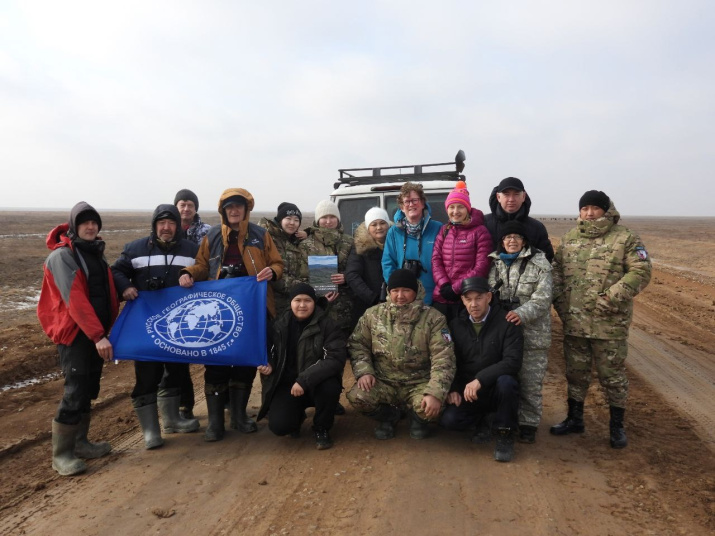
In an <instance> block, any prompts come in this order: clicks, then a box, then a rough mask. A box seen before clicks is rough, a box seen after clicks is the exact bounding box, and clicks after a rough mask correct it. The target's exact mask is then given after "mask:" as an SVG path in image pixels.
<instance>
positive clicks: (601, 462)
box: [0, 212, 715, 535]
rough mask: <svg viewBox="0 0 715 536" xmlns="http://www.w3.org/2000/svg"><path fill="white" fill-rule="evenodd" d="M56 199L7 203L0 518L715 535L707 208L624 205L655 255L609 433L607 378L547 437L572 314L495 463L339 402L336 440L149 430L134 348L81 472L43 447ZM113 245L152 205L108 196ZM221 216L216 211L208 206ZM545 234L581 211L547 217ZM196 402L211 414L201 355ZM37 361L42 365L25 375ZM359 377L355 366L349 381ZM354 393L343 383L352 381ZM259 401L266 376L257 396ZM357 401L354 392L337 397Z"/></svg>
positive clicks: (166, 525) (15, 526) (55, 528)
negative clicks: (513, 441) (521, 427)
mask: <svg viewBox="0 0 715 536" xmlns="http://www.w3.org/2000/svg"><path fill="white" fill-rule="evenodd" d="M63 218H64V214H58V213H41V212H27V213H24V212H4V213H3V212H0V229H2V234H0V276H1V277H0V389H1V390H0V533H2V534H49V533H57V532H60V533H63V534H108V533H111V534H148V533H154V534H202V535H209V534H240V533H249V534H393V533H401V534H403V533H404V534H410V533H412V534H477V533H479V534H483V535H489V534H495V535H496V534H499V535H501V534H520V535H523V534H563V535H571V534H584V535H606V534H613V535H617V534H654V535H656V534H657V535H668V534H688V535H690V534H713V531H715V462H714V461H713V460H714V456H713V453H715V422H714V421H715V360H714V359H713V357H712V348H715V267H714V266H713V263H712V261H711V260H712V259H713V258H715V238H714V237H715V219H713V218H709V219H708V218H699V219H682V218H681V219H676V218H672V219H665V218H661V219H653V218H650V219H648V218H625V219H624V223H625V224H626V225H628V226H629V227H631V228H633V229H635V230H636V231H638V232H639V233H640V234H641V236H642V238H643V240H644V241H645V243H646V245H647V247H648V250H649V252H650V254H651V256H652V257H653V259H654V261H655V272H654V277H653V280H652V283H651V285H650V286H649V287H648V288H647V289H646V291H645V292H644V293H643V294H642V295H641V296H639V297H638V299H637V303H636V313H635V319H634V326H633V328H632V330H631V338H630V354H629V359H628V365H629V372H630V377H631V396H630V402H629V408H628V411H627V413H626V428H627V431H628V437H629V441H630V444H629V446H628V448H626V449H624V450H622V451H616V450H613V449H611V448H610V447H609V445H608V406H607V404H605V402H604V398H603V395H602V393H601V391H600V389H599V388H598V386H597V384H596V382H594V384H593V385H592V388H591V393H590V394H589V398H588V400H587V404H586V433H585V434H583V435H582V436H578V437H571V436H569V437H562V438H557V437H553V436H551V435H550V434H549V433H548V427H549V426H550V425H551V424H553V423H555V422H558V421H559V420H561V419H562V418H563V416H564V413H565V411H564V410H565V408H564V406H565V393H566V390H565V381H564V378H563V355H562V352H561V341H562V332H561V326H560V324H559V322H558V320H556V321H555V323H554V343H553V345H552V348H551V352H550V363H549V371H548V375H547V378H546V383H545V387H544V416H543V421H542V424H541V427H540V429H539V434H538V438H537V442H536V444H534V445H521V444H517V447H516V458H515V460H514V462H513V463H510V464H499V463H497V462H495V461H494V460H493V458H492V449H493V446H491V445H487V446H484V445H473V444H471V443H470V442H469V440H468V438H467V437H466V436H464V435H462V434H457V433H449V432H446V431H444V430H437V429H435V430H434V434H433V436H432V437H431V438H429V439H427V440H425V441H414V440H411V439H410V438H409V436H408V435H407V433H406V430H405V428H406V425H405V423H400V426H399V429H398V436H397V438H396V439H394V440H392V441H386V442H380V441H377V440H375V439H374V438H373V437H372V428H373V424H372V423H371V422H369V421H368V420H367V419H364V418H361V417H360V416H358V415H356V414H355V412H354V411H352V409H351V408H349V406H348V411H347V414H346V415H345V416H342V417H338V418H337V422H336V426H335V428H334V431H333V436H334V439H335V442H336V443H335V447H334V448H333V449H331V450H328V451H317V450H315V448H314V443H313V439H312V436H311V433H310V428H309V421H308V422H307V423H306V424H305V425H304V427H303V435H302V437H301V438H299V439H290V438H278V437H274V436H273V435H272V434H271V433H270V432H269V431H268V430H267V428H266V423H265V422H261V423H259V431H258V433H257V434H252V435H241V434H239V433H238V432H235V431H230V432H229V433H228V434H227V436H226V439H225V440H224V441H222V442H220V443H205V442H204V441H203V434H202V433H199V434H188V435H170V436H166V438H165V439H166V443H165V446H164V447H163V448H161V449H158V450H155V451H146V450H144V448H143V441H142V439H141V435H140V431H139V427H138V423H137V420H136V418H135V416H134V414H133V412H132V409H131V404H130V400H129V392H130V390H131V387H132V385H133V368H132V364H131V363H124V362H122V363H120V364H119V365H114V364H111V365H108V366H106V367H105V372H104V377H103V380H102V391H101V393H100V397H99V399H98V400H97V402H96V404H95V406H94V411H93V426H92V430H91V432H90V437H92V438H97V439H100V438H101V439H105V440H109V441H111V443H112V445H113V446H114V450H113V452H112V453H111V454H110V455H109V456H107V457H106V458H104V459H101V460H94V461H90V462H89V470H88V472H87V473H86V474H84V475H82V476H78V477H73V478H62V477H58V476H57V475H56V473H55V472H54V471H53V470H52V469H51V466H50V451H51V448H50V426H51V425H50V423H51V419H52V417H53V415H54V412H55V409H56V407H57V403H58V401H59V399H60V397H61V393H62V380H61V378H59V375H58V374H57V370H58V369H57V352H56V349H55V347H54V346H53V345H52V344H51V343H50V341H49V340H48V339H47V338H46V337H45V335H44V334H43V333H42V332H41V330H40V328H39V325H38V323H37V320H36V317H35V312H34V305H35V303H36V302H35V300H36V297H37V292H38V290H39V287H40V282H41V266H42V262H43V260H44V258H45V256H46V255H47V250H46V249H45V247H44V236H45V234H46V232H47V230H49V228H51V227H52V226H53V225H55V224H56V223H59V222H60V221H62V219H63ZM103 218H104V229H103V231H102V235H103V237H104V238H105V239H106V240H107V243H108V249H107V257H108V259H109V260H110V261H113V260H114V259H116V257H117V256H118V254H119V251H120V250H121V247H122V246H123V244H124V243H126V242H128V241H130V240H133V239H135V238H138V237H140V236H143V235H144V234H146V233H147V228H148V226H147V222H148V221H149V215H148V214H146V213H121V212H107V213H106V214H103ZM208 219H209V220H210V221H211V219H212V218H211V216H210V215H209V218H208ZM544 222H545V223H546V225H547V227H548V228H549V232H550V234H551V235H552V236H554V237H559V236H561V234H563V232H564V231H565V230H567V229H568V228H569V226H571V225H572V224H573V222H571V221H567V220H563V219H552V218H545V219H544ZM193 374H194V380H195V384H196V386H197V400H198V402H197V414H198V417H199V419H200V421H201V424H202V430H203V426H205V424H206V406H205V403H204V399H203V395H202V394H201V389H200V387H201V386H202V383H203V382H202V379H201V367H199V366H194V367H193ZM27 380H33V381H34V382H35V383H31V384H28V385H25V384H23V383H22V382H26V381H27ZM352 382H353V379H352V375H351V374H350V372H349V371H348V370H346V374H345V384H346V386H348V387H349V386H350V385H351V384H352ZM343 402H345V400H343ZM258 403H259V388H258V384H257V386H256V388H254V393H253V396H252V398H251V404H250V409H251V411H252V412H254V413H255V412H256V411H257V409H258ZM346 405H347V404H346Z"/></svg>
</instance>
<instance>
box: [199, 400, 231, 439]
mask: <svg viewBox="0 0 715 536" xmlns="http://www.w3.org/2000/svg"><path fill="white" fill-rule="evenodd" d="M227 398H228V397H227V396H226V391H222V392H218V393H206V408H207V409H208V412H209V425H208V426H207V427H206V432H205V433H204V440H206V441H221V440H222V439H223V436H224V434H225V433H226V426H225V424H224V420H223V407H224V405H225V404H226V399H227Z"/></svg>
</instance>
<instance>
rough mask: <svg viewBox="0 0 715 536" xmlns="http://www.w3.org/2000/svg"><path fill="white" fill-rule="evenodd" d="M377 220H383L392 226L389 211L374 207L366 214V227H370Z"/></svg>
mask: <svg viewBox="0 0 715 536" xmlns="http://www.w3.org/2000/svg"><path fill="white" fill-rule="evenodd" d="M375 220H383V221H386V222H387V224H388V225H390V216H388V215H387V211H386V210H385V209H384V208H380V207H372V208H371V209H370V210H368V211H367V212H366V213H365V227H370V224H371V223H372V222H374V221H375Z"/></svg>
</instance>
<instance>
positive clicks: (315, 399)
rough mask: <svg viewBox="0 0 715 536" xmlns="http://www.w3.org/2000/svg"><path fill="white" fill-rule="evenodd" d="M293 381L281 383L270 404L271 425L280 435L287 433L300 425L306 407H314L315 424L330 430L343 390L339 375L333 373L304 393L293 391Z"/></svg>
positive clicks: (319, 427) (316, 426)
mask: <svg viewBox="0 0 715 536" xmlns="http://www.w3.org/2000/svg"><path fill="white" fill-rule="evenodd" d="M292 386H293V384H292V383H290V384H289V383H281V384H280V385H278V387H276V391H275V393H274V394H273V398H272V399H271V403H270V406H269V408H268V428H269V429H270V431H271V432H273V433H274V434H276V435H278V436H284V435H288V434H290V433H291V432H294V431H296V430H298V429H299V428H300V424H301V423H302V422H303V415H304V412H305V408H310V407H315V415H314V416H313V428H314V429H320V430H330V429H331V428H332V427H333V422H334V421H335V408H336V406H337V405H338V400H339V399H340V393H341V392H342V390H343V384H342V382H341V381H340V378H337V377H335V376H333V377H332V378H328V379H326V380H325V381H323V382H321V383H319V384H318V385H316V386H315V387H314V388H313V389H307V390H306V391H305V393H304V394H303V395H302V396H293V395H291V394H290V390H291V387H292Z"/></svg>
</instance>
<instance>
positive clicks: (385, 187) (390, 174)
mask: <svg viewBox="0 0 715 536" xmlns="http://www.w3.org/2000/svg"><path fill="white" fill-rule="evenodd" d="M465 160H466V157H465V155H464V151H462V150H461V149H460V151H459V152H458V153H457V156H456V157H455V159H454V162H442V163H439V164H418V165H409V166H388V167H376V168H352V169H339V170H338V171H339V172H340V180H339V181H338V182H336V183H335V184H334V185H333V188H335V190H334V191H333V193H332V194H331V195H330V199H331V200H332V201H333V202H334V203H335V204H336V205H338V209H339V210H340V220H341V222H342V224H343V229H344V230H345V232H346V233H348V234H350V235H352V234H353V233H354V232H355V229H357V227H358V226H359V225H360V223H362V222H363V221H364V219H365V213H366V212H367V211H368V210H369V209H370V208H372V207H382V208H384V209H385V210H386V211H387V213H388V214H389V215H390V219H391V220H392V218H393V217H394V215H395V212H397V209H398V206H397V195H398V194H399V193H400V188H401V187H402V185H403V184H404V183H405V182H419V183H420V184H422V187H423V188H424V192H425V197H426V198H427V203H429V205H430V208H431V209H432V218H433V219H435V220H437V221H440V222H442V223H447V212H446V211H445V209H444V201H445V199H447V195H448V194H449V192H451V191H452V190H453V189H454V187H455V185H456V184H457V181H460V180H462V181H463V180H465V178H464V175H462V174H461V173H462V171H463V170H464V161H465ZM447 166H449V167H452V168H453V169H451V170H449V169H440V168H445V167H447ZM425 168H430V171H427V172H425V171H423V170H424V169H425ZM433 168H437V169H433Z"/></svg>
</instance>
